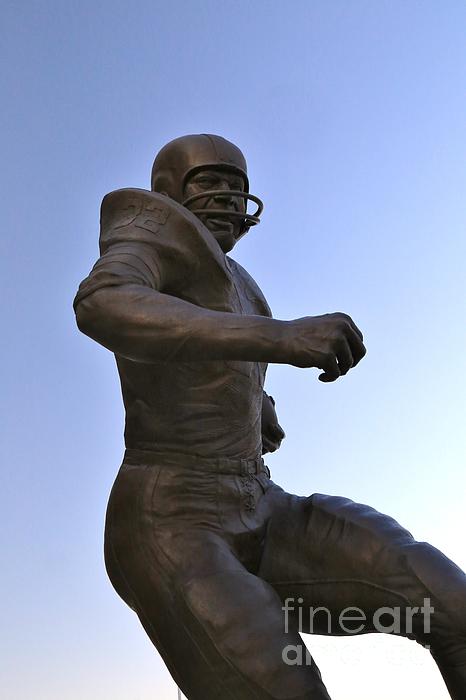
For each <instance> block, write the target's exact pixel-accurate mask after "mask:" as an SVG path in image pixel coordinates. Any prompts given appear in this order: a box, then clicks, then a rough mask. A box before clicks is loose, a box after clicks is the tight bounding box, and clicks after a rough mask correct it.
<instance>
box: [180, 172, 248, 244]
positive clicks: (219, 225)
mask: <svg viewBox="0 0 466 700" xmlns="http://www.w3.org/2000/svg"><path fill="white" fill-rule="evenodd" d="M213 190H222V191H223V192H222V193H219V194H216V195H209V191H213ZM231 190H240V191H241V192H243V191H244V182H243V178H242V177H241V175H239V174H236V173H234V172H232V171H230V170H227V169H221V168H219V169H213V168H206V169H205V170H198V171H197V172H196V173H195V174H194V175H192V176H191V177H190V178H189V179H188V180H187V181H186V184H185V187H184V197H185V199H187V198H188V197H192V196H193V195H195V194H200V193H202V192H206V196H205V197H202V198H199V199H197V200H196V201H194V202H192V204H188V209H193V210H194V209H196V210H197V211H196V216H198V217H199V219H200V220H201V221H202V223H203V224H204V225H205V226H207V228H208V229H209V231H210V232H211V233H212V235H213V236H214V237H215V239H216V240H217V242H218V244H219V246H220V248H221V249H222V250H223V252H224V253H228V252H229V251H230V250H232V248H233V246H234V245H235V243H236V240H237V238H238V236H239V234H240V230H241V225H242V222H243V219H241V218H239V217H231V218H230V219H229V218H228V217H224V216H218V214H217V215H215V214H212V215H211V216H209V210H213V209H216V210H217V211H218V210H219V209H221V210H223V211H225V212H229V211H231V212H243V211H244V199H243V198H242V197H235V196H234V195H232V194H231V193H230V192H229V191H231ZM198 210H202V211H198Z"/></svg>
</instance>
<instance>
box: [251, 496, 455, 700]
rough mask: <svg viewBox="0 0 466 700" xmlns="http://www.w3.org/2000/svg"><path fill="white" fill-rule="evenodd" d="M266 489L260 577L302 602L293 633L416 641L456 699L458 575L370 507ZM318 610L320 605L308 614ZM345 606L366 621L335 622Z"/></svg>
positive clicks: (428, 548)
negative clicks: (270, 494)
mask: <svg viewBox="0 0 466 700" xmlns="http://www.w3.org/2000/svg"><path fill="white" fill-rule="evenodd" d="M272 488H274V489H275V490H276V496H275V497H274V498H275V500H276V507H275V508H274V512H275V514H274V516H272V518H271V522H270V526H269V531H268V537H267V544H266V547H265V552H264V556H263V559H262V563H261V568H260V571H259V575H260V576H261V577H263V578H264V579H265V580H266V581H268V582H269V583H270V584H271V585H272V586H273V587H274V588H275V590H276V591H277V592H278V594H279V595H280V597H281V599H282V600H285V599H286V598H293V599H294V601H295V602H296V601H298V599H300V600H302V605H303V607H305V608H306V612H305V614H304V616H303V617H304V623H305V624H304V626H303V628H302V631H305V632H306V631H308V632H312V631H314V632H318V633H320V634H325V633H331V634H354V633H365V632H374V631H389V632H393V633H395V634H402V635H404V636H408V637H410V638H413V639H416V640H417V641H418V642H420V643H422V644H423V645H426V646H429V647H430V649H431V653H432V655H433V657H434V659H435V660H436V662H437V664H438V666H439V668H440V671H441V673H442V675H443V677H444V680H445V682H446V684H447V687H448V689H449V691H450V694H451V697H452V698H454V700H460V699H461V700H464V698H465V692H466V576H465V574H464V573H463V572H462V571H461V570H460V569H459V568H458V567H457V566H456V565H455V564H454V563H453V562H451V561H450V560H449V559H447V557H445V556H444V555H443V554H442V553H441V552H439V551H438V550H437V549H435V548H434V547H432V546H430V545H429V544H427V543H425V542H416V541H415V540H414V539H413V537H412V536H411V534H410V533H409V532H407V531H406V530H404V529H403V528H402V527H401V526H400V525H399V524H398V523H397V522H396V521H394V520H393V519H392V518H389V517H387V516H385V515H382V514H380V513H378V512H377V511H375V510H373V509H372V508H369V507H367V506H363V505H359V504H356V503H353V502H352V501H350V500H348V499H344V498H339V497H333V496H324V495H321V494H315V495H314V496H311V497H310V498H308V499H304V498H298V497H296V496H290V495H289V494H285V493H284V492H281V493H280V491H279V490H278V489H277V487H272ZM426 600H427V601H430V606H432V607H433V608H434V611H433V612H431V611H429V610H428V605H429V603H427V604H426V602H425V601H426ZM318 607H321V608H325V611H324V610H321V611H319V613H318V614H315V615H311V614H307V613H308V612H309V609H312V611H311V612H314V611H315V610H316V608H318ZM349 607H353V608H357V609H359V610H360V611H362V612H363V613H364V618H365V621H363V620H362V616H361V615H359V614H358V613H356V612H355V611H353V612H352V613H351V612H349V613H348V617H349V616H350V615H351V614H352V615H353V616H355V615H356V616H359V618H360V619H359V620H357V621H353V623H352V625H351V624H350V623H348V622H346V623H345V622H344V624H343V626H342V625H341V623H340V614H341V613H342V611H343V610H345V609H346V608H349ZM383 608H390V609H392V610H393V612H391V611H390V610H388V611H387V610H385V611H383V610H381V609H383ZM384 613H385V614H384ZM363 622H364V624H362V623H363Z"/></svg>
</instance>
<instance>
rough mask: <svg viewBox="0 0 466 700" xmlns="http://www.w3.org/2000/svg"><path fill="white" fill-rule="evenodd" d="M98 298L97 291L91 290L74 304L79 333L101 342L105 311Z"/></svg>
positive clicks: (103, 331)
mask: <svg viewBox="0 0 466 700" xmlns="http://www.w3.org/2000/svg"><path fill="white" fill-rule="evenodd" d="M101 301H102V300H101V299H100V298H99V292H98V291H96V292H93V293H92V294H90V295H89V296H87V297H85V298H84V299H82V300H81V301H79V302H78V303H77V304H76V305H75V314H76V325H77V326H78V328H79V330H80V331H81V333H84V334H85V335H87V336H89V337H90V338H92V339H93V340H96V341H97V342H102V340H103V338H102V337H101V336H102V335H104V334H105V330H104V328H105V326H106V323H105V318H106V316H107V313H106V312H105V308H104V306H103V305H102V303H101Z"/></svg>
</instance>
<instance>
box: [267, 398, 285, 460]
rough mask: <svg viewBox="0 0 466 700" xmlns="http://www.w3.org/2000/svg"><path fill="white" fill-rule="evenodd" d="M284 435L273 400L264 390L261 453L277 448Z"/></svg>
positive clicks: (273, 450)
mask: <svg viewBox="0 0 466 700" xmlns="http://www.w3.org/2000/svg"><path fill="white" fill-rule="evenodd" d="M284 437H285V433H284V431H283V428H282V427H281V426H280V424H279V422H278V418H277V414H276V411H275V401H274V399H273V397H272V396H269V395H268V394H266V393H265V391H264V393H263V396H262V454H265V453H266V452H275V450H278V448H279V447H280V445H281V442H282V440H283V438H284Z"/></svg>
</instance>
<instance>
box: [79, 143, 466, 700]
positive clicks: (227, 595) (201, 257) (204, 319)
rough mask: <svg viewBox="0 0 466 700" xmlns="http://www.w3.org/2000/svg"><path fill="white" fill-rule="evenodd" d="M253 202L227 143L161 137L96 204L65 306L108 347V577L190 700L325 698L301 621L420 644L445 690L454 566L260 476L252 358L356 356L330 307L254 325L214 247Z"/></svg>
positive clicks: (456, 613)
mask: <svg viewBox="0 0 466 700" xmlns="http://www.w3.org/2000/svg"><path fill="white" fill-rule="evenodd" d="M249 200H251V201H252V202H253V203H254V213H248V206H247V204H248V201H249ZM249 208H250V207H249ZM261 211H262V203H261V201H260V200H259V199H258V198H257V197H255V196H253V195H251V194H250V193H249V181H248V176H247V172H246V162H245V159H244V157H243V154H242V153H241V151H240V150H239V149H238V148H237V147H236V146H235V145H233V144H232V143H230V142H228V141H226V140H225V139H223V138H221V137H220V136H213V135H209V134H200V135H191V136H183V137H181V138H178V139H175V140H174V141H172V142H170V143H169V144H168V145H166V146H165V147H164V148H162V150H161V151H160V152H159V154H158V155H157V157H156V159H155V162H154V166H153V170H152V188H151V191H146V190H142V189H122V190H117V191H115V192H111V193H110V194H108V195H107V196H106V197H105V198H104V200H103V202H102V211H101V234H100V253H101V255H100V258H99V260H98V261H97V262H96V264H95V266H94V268H93V269H92V271H91V273H90V274H89V276H88V277H87V278H86V279H85V280H84V281H83V282H82V284H81V286H80V287H79V291H78V294H77V296H76V299H75V311H76V315H77V323H78V326H79V328H80V329H81V330H82V331H83V332H84V333H86V334H87V335H88V336H90V337H91V338H93V339H94V340H96V341H97V342H98V343H100V344H101V345H103V346H104V347H106V348H108V349H109V350H111V351H112V352H113V353H115V357H116V362H117V365H118V371H119V374H120V378H121V385H122V392H123V401H124V405H125V409H126V427H125V443H126V452H125V455H124V460H123V464H122V466H121V468H120V471H119V473H118V476H117V479H116V482H115V484H114V486H113V489H112V492H111V495H110V501H109V505H108V511H107V519H106V528H105V561H106V566H107V571H108V574H109V576H110V579H111V581H112V584H113V586H114V587H115V589H116V591H117V592H118V594H119V595H120V596H121V597H122V598H123V600H124V601H125V602H126V603H127V604H128V605H129V606H130V607H131V608H132V609H133V610H134V611H135V612H136V614H137V615H138V617H139V619H140V621H141V623H142V625H143V627H144V629H145V630H146V632H147V634H148V635H149V637H150V639H151V640H152V642H153V643H154V645H155V646H156V647H157V649H158V651H159V652H160V654H161V655H162V657H163V659H164V661H165V663H166V665H167V667H168V669H169V671H170V673H171V674H172V676H173V678H174V680H175V681H176V683H177V684H178V686H179V687H180V688H181V690H182V691H183V693H184V694H185V695H186V696H187V697H188V698H189V700H214V699H215V700H220V699H221V700H227V699H228V700H272V699H273V700H298V699H303V700H304V699H309V700H311V699H312V700H324V699H328V698H329V695H328V693H327V690H326V688H325V685H324V683H323V681H322V679H321V675H320V673H319V670H318V668H317V666H316V665H315V663H314V661H313V660H312V658H311V656H310V655H309V654H306V653H302V651H303V649H304V646H303V641H302V638H301V636H300V632H315V633H318V634H333V635H341V634H362V633H367V632H376V631H385V632H386V631H389V632H392V633H395V634H400V635H403V636H406V637H409V638H412V639H414V640H416V641H417V642H419V643H421V644H423V645H424V646H428V647H429V648H430V651H431V653H432V656H433V658H434V659H435V661H436V662H437V664H438V666H439V668H440V671H441V673H442V675H443V678H444V680H445V682H446V685H447V687H448V690H449V692H450V695H451V697H452V698H454V699H455V700H464V699H465V698H466V576H465V574H464V573H463V572H462V571H461V570H460V569H459V568H458V567H457V566H456V565H455V564H454V563H453V562H451V561H450V560H449V559H447V558H446V557H445V556H444V555H443V554H442V553H441V552H439V551H438V550H437V549H435V548H434V547H432V546H430V545H429V544H426V543H425V542H417V541H415V540H414V539H413V537H412V535H411V534H410V533H409V532H408V531H407V530H405V529H404V528H402V527H401V526H400V525H399V524H398V523H397V522H395V521H394V520H392V519H391V518H389V517H387V516H385V515H382V514H380V513H378V512H377V511H375V510H373V509H372V508H369V507H367V506H365V505H359V504H357V503H354V502H352V501H350V500H348V499H346V498H341V497H335V496H328V495H322V494H314V495H311V496H309V497H308V498H304V497H299V496H295V495H293V494H290V493H286V492H285V491H284V490H283V489H281V488H280V487H279V486H278V485H277V484H275V483H274V482H273V481H271V479H270V472H269V470H268V468H267V466H266V465H265V464H264V461H263V458H262V455H263V454H264V453H266V452H272V451H274V450H275V449H277V448H278V447H279V445H280V442H281V440H282V438H283V437H284V433H283V431H282V429H281V427H280V426H279V424H278V421H277V416H276V413H275V408H274V401H273V399H272V398H271V397H269V396H268V395H267V394H266V393H265V392H264V379H265V372H266V368H267V363H269V362H276V363H284V364H289V365H294V366H296V367H303V368H304V367H318V368H320V369H321V370H322V372H321V374H320V376H319V379H320V380H321V381H323V382H333V381H335V380H337V379H338V378H339V377H341V376H343V375H345V374H346V373H347V372H348V371H349V370H350V369H351V368H352V367H354V366H355V365H357V363H358V362H359V361H360V360H361V359H362V357H363V356H364V354H365V348H364V345H363V337H362V333H361V331H360V330H359V328H358V327H357V326H356V324H355V323H354V321H353V320H352V319H351V318H350V316H348V315H346V314H344V313H330V314H324V315H322V316H315V317H305V318H299V319H296V320H293V321H281V320H276V319H274V318H272V315H271V312H270V309H269V307H268V305H267V302H266V300H265V298H264V296H263V294H262V292H261V291H260V289H259V288H258V286H257V284H256V283H255V282H254V280H253V279H252V278H251V277H250V276H249V275H248V273H247V272H246V271H245V270H244V269H243V268H242V267H241V265H239V264H238V263H237V262H235V261H234V260H233V259H232V258H230V257H229V256H228V253H230V251H231V250H232V248H233V247H234V245H235V244H236V243H237V241H238V240H239V239H240V238H241V237H242V236H243V235H244V234H245V233H246V232H247V231H248V229H249V228H250V227H251V226H253V225H256V224H257V223H258V222H259V216H260V213H261ZM390 611H392V615H390V614H389V613H390ZM395 611H396V614H395ZM390 620H391V625H389V624H388V622H389V621H390Z"/></svg>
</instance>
